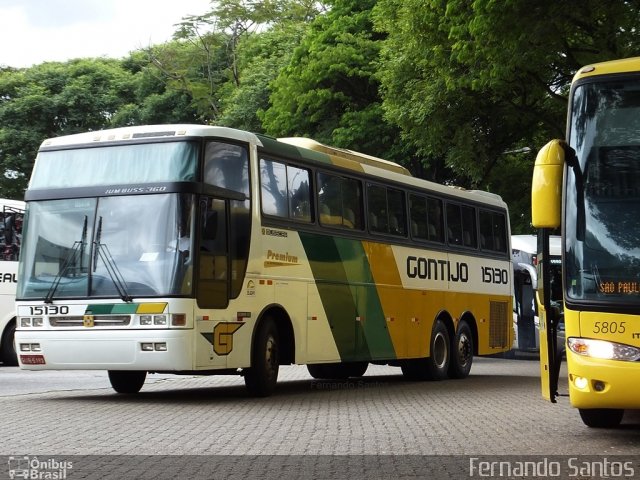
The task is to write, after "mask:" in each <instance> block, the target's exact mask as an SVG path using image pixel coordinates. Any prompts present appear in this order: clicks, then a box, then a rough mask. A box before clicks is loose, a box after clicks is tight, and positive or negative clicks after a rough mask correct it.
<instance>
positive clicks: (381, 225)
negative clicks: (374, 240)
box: [367, 185, 389, 233]
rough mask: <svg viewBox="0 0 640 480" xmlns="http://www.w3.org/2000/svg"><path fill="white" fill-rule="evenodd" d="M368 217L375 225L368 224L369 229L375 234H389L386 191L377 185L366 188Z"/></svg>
mask: <svg viewBox="0 0 640 480" xmlns="http://www.w3.org/2000/svg"><path fill="white" fill-rule="evenodd" d="M367 194H368V198H369V200H368V207H369V216H370V220H371V217H373V218H375V219H376V221H375V223H373V222H371V221H370V222H369V229H370V230H371V231H372V232H376V233H388V232H389V212H388V211H387V189H386V188H384V187H379V186H377V185H369V186H368V187H367Z"/></svg>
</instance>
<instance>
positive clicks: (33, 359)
mask: <svg viewBox="0 0 640 480" xmlns="http://www.w3.org/2000/svg"><path fill="white" fill-rule="evenodd" d="M20 361H21V362H22V363H23V364H24V365H45V361H44V355H20Z"/></svg>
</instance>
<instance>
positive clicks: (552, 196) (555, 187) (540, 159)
mask: <svg viewBox="0 0 640 480" xmlns="http://www.w3.org/2000/svg"><path fill="white" fill-rule="evenodd" d="M564 157H565V155H564V148H563V146H562V141H561V140H551V141H550V142H549V143H547V144H546V145H545V146H544V147H542V148H541V149H540V151H539V152H538V156H537V157H536V164H535V167H534V168H533V182H532V184H531V220H532V223H533V226H534V227H535V228H557V227H559V226H560V216H561V200H562V171H563V169H564Z"/></svg>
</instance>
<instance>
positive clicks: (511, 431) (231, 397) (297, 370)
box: [0, 358, 640, 478]
mask: <svg viewBox="0 0 640 480" xmlns="http://www.w3.org/2000/svg"><path fill="white" fill-rule="evenodd" d="M12 372H13V370H10V369H4V368H0V411H2V415H1V416H0V431H1V432H2V436H3V441H2V442H1V443H0V455H5V456H13V457H15V456H18V455H40V456H42V455H56V456H80V457H74V458H77V459H78V461H77V462H76V470H75V471H74V472H73V473H74V476H73V477H69V478H101V477H91V476H90V474H87V475H88V476H86V477H85V476H81V471H85V470H82V469H81V468H79V465H80V463H82V461H81V460H82V458H84V457H86V456H96V457H89V458H90V459H93V460H91V461H92V462H93V464H99V462H100V460H99V459H100V458H106V459H107V460H106V461H107V462H109V461H110V462H113V461H114V459H115V458H119V456H131V455H137V456H143V457H139V458H140V462H136V464H139V463H142V464H144V463H145V462H152V463H153V459H155V463H153V465H155V466H156V469H157V468H161V472H163V473H165V474H167V475H169V476H164V477H162V478H176V477H174V476H171V475H173V474H169V472H171V471H172V470H171V465H172V464H171V462H170V461H169V463H168V464H166V465H165V466H162V463H161V462H158V458H159V457H158V456H160V457H162V458H165V457H166V458H168V459H171V458H173V459H175V462H178V463H179V464H180V465H179V466H178V467H176V468H178V470H179V469H180V468H182V469H184V468H185V463H184V462H185V458H191V457H177V456H186V455H189V456H194V455H195V456H203V457H202V459H209V461H208V462H205V460H198V461H195V460H192V461H190V462H189V463H188V465H190V468H191V469H190V470H189V471H191V470H193V469H194V468H196V466H197V465H200V464H201V463H204V464H205V465H208V466H209V467H211V465H212V462H214V463H215V462H218V469H217V470H216V472H218V473H219V472H222V471H226V470H225V468H226V469H227V470H229V471H228V472H227V474H225V475H222V476H216V475H214V474H212V473H211V471H212V470H206V471H207V472H209V473H207V474H205V475H204V476H203V477H199V476H198V475H197V474H195V473H194V474H193V475H195V478H230V477H232V476H233V475H232V473H233V472H234V471H236V472H237V468H238V466H240V465H244V466H245V467H246V468H245V470H243V471H245V474H241V475H240V476H242V478H253V475H252V473H251V472H248V471H247V468H248V469H249V470H251V469H252V468H254V467H253V466H255V465H260V464H261V463H264V462H265V459H267V458H268V459H269V465H272V464H273V462H276V467H277V468H276V469H275V471H274V472H272V473H273V478H293V477H295V475H301V477H300V478H339V477H341V478H360V477H358V476H357V475H356V476H354V475H355V474H354V473H352V467H353V469H355V470H353V471H356V472H359V473H361V474H363V475H364V473H366V472H369V474H370V475H369V477H368V478H401V477H403V474H402V472H401V471H400V470H402V469H400V470H398V468H399V465H404V466H405V469H406V472H407V475H406V476H407V478H413V477H412V472H414V473H415V471H416V470H417V471H420V469H421V468H423V467H424V462H425V458H430V457H424V456H441V457H442V458H444V459H447V458H448V456H454V455H455V456H462V457H454V458H459V459H461V460H460V461H459V462H458V463H460V465H461V466H460V468H461V469H462V470H459V471H458V470H456V472H457V473H460V471H465V472H466V471H467V470H466V469H468V458H469V457H470V456H491V455H516V456H518V455H520V456H528V455H538V456H539V455H567V456H572V455H596V456H599V457H602V456H616V455H637V454H640V415H638V413H637V412H632V413H631V414H629V415H626V416H625V419H624V420H623V425H622V427H621V428H620V429H617V430H594V429H589V428H587V427H585V426H584V425H583V424H582V422H581V421H580V418H579V416H578V413H577V411H576V410H574V409H573V408H571V407H570V406H569V402H568V399H567V398H561V399H560V401H559V403H558V404H556V405H552V404H549V403H547V402H545V401H543V400H542V399H541V397H540V392H539V390H540V389H539V379H538V363H537V362H535V361H526V360H505V359H498V358H479V359H475V363H474V366H473V369H472V372H471V375H470V376H469V378H467V379H464V380H447V381H441V382H409V381H406V380H404V378H403V377H402V375H401V373H400V370H399V369H397V368H392V367H386V366H375V365H371V366H370V367H369V370H368V371H367V374H366V375H365V377H363V378H362V379H358V380H350V381H344V382H340V381H319V380H314V379H313V378H311V377H310V376H309V374H308V373H307V370H306V367H303V366H290V367H289V366H287V367H282V368H281V372H280V377H279V384H278V388H277V391H276V393H275V394H274V395H273V396H271V397H268V398H251V397H249V396H248V395H247V393H246V392H245V388H244V383H243V381H242V379H241V378H240V377H235V376H229V377H222V376H220V377H195V376H185V377H181V376H160V377H157V378H154V376H150V380H149V381H148V382H147V383H146V384H145V386H144V387H143V389H142V391H141V392H140V394H138V395H134V396H121V395H117V394H115V393H114V392H113V391H112V390H111V388H110V387H109V384H108V381H107V379H106V374H105V375H104V386H103V387H96V385H102V383H101V381H100V378H99V377H98V378H97V379H93V378H92V381H91V382H90V386H89V387H88V388H85V387H83V386H78V385H77V382H76V383H74V384H73V387H72V388H71V389H68V388H67V387H66V386H65V385H64V381H63V378H61V377H60V376H56V377H53V378H55V380H56V382H57V384H56V385H51V388H50V391H46V392H43V391H41V390H38V389H36V388H34V391H36V393H25V392H24V391H17V393H15V392H14V393H11V392H9V393H6V392H4V391H3V389H2V387H1V384H2V382H3V380H9V377H10V376H11V374H12ZM25 373H27V374H28V373H33V372H21V371H17V373H16V375H25ZM37 373H39V374H42V373H43V372H37ZM52 373H53V372H52ZM58 373H59V372H58ZM65 374H66V375H72V374H73V373H72V372H65ZM14 381H15V380H14ZM211 455H215V456H217V457H209V456H211ZM102 456H106V457H102ZM146 456H153V457H146ZM274 456H280V457H274ZM354 456H360V457H362V458H363V459H365V460H363V461H364V462H365V464H366V465H365V467H363V468H364V470H362V469H360V470H358V468H360V467H358V465H359V464H358V463H357V462H358V461H357V459H356V460H354V458H352V457H354ZM398 456H402V457H404V458H405V461H404V462H401V463H400V464H398V461H397V458H396V457H398ZM123 458H124V459H125V463H127V462H126V460H127V459H129V460H131V459H132V458H138V457H123ZM193 458H200V457H193ZM212 458H213V460H212ZM278 458H280V460H278ZM286 458H289V463H290V465H289V467H290V468H291V469H293V471H292V472H289V473H293V474H295V475H289V474H287V473H286V471H287V463H286V461H285V460H282V459H286ZM178 459H182V460H180V461H179V460H178ZM408 459H414V460H415V462H416V464H415V465H414V467H415V468H414V467H411V460H408ZM0 460H1V459H0ZM164 462H166V460H164ZM175 462H174V463H175ZM221 462H223V463H224V464H225V465H224V466H223V465H221ZM278 462H281V463H278ZM282 462H284V463H282ZM314 462H315V463H314ZM354 462H356V463H355V465H353V464H354ZM430 462H431V463H432V464H434V461H433V458H431V460H430ZM85 463H86V462H85ZM436 463H437V462H436ZM453 464H456V461H453ZM252 465H253V466H252ZM314 465H316V467H318V465H320V466H319V467H318V468H319V469H320V470H317V471H316V470H313V466H314ZM451 466H452V464H451V462H448V463H447V462H444V466H443V470H442V475H443V476H442V478H459V477H458V476H457V474H454V473H451V472H448V473H447V468H449V469H451ZM263 467H264V468H262V467H261V468H262V470H261V471H262V472H263V474H262V475H261V476H262V477H263V478H265V477H269V475H265V474H264V473H265V471H266V470H265V468H266V467H265V466H264V465H263ZM303 467H304V468H303ZM334 467H335V468H334ZM255 468H258V467H255ZM305 468H306V469H307V470H305ZM234 469H235V470H234ZM309 469H310V470H309ZM196 470H197V469H196ZM387 470H388V471H389V473H388V474H389V475H390V476H389V477H386V475H387V473H385V472H387ZM454 470H455V469H454ZM86 471H87V472H89V471H92V470H91V469H87V470H86ZM110 471H114V470H113V468H111V469H110ZM115 471H117V469H116V470H115ZM145 471H146V470H145ZM194 471H195V470H194ZM305 471H306V472H307V473H309V474H310V475H311V477H305V476H304V475H302V474H303V473H304V472H305ZM247 472H248V473H247ZM638 472H639V474H640V465H639V468H638ZM254 473H255V472H254ZM393 473H395V474H396V475H395V476H394V475H393ZM2 474H3V472H2V468H1V467H0V478H3V477H2ZM157 474H158V471H156V477H149V478H160V477H157ZM341 474H344V476H342V475H341ZM189 475H191V474H189ZM189 475H187V476H189ZM193 475H191V476H192V477H193ZM325 475H329V476H325ZM114 478H142V477H141V476H140V475H135V476H131V477H127V476H126V475H124V476H120V477H114ZM432 478H436V477H435V476H434V477H432ZM467 478H468V476H467Z"/></svg>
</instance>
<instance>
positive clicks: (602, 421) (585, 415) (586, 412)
mask: <svg viewBox="0 0 640 480" xmlns="http://www.w3.org/2000/svg"><path fill="white" fill-rule="evenodd" d="M578 411H579V412H580V417H581V418H582V421H583V422H584V424H585V425H586V426H587V427H591V428H615V427H617V426H618V425H620V422H621V421H622V416H623V415H624V410H622V409H618V408H579V409H578Z"/></svg>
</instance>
